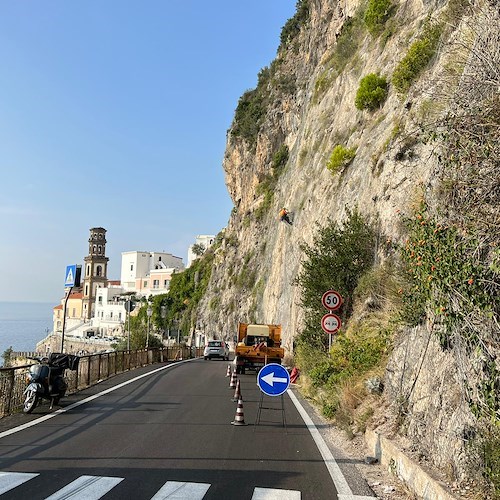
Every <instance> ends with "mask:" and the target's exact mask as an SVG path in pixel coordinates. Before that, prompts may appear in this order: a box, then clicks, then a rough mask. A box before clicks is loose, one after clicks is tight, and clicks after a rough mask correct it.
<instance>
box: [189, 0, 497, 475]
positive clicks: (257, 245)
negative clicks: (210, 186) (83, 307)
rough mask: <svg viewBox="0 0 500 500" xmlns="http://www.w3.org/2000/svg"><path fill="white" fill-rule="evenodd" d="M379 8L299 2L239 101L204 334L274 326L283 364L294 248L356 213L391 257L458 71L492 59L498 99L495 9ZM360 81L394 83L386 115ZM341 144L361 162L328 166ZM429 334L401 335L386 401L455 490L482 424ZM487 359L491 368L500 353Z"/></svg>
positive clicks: (427, 181) (433, 193)
mask: <svg viewBox="0 0 500 500" xmlns="http://www.w3.org/2000/svg"><path fill="white" fill-rule="evenodd" d="M380 4H383V2H379V3H378V5H379V6H380ZM370 5H371V6H372V7H373V5H375V6H377V2H375V3H374V2H371V3H370V2H369V3H368V7H370ZM384 8H385V10H384V12H382V13H381V14H380V15H379V18H375V23H372V24H371V25H369V24H367V17H366V11H367V4H365V3H362V2H359V1H356V0H342V1H338V2H337V1H332V0H309V1H299V2H298V3H297V14H296V16H295V17H294V19H293V20H291V21H290V22H289V23H287V25H286V26H285V27H284V30H283V33H282V36H281V43H280V45H279V48H278V51H277V57H276V59H275V61H274V62H273V63H272V64H271V65H270V67H269V68H263V70H262V71H261V73H260V74H259V83H258V86H257V88H256V89H254V90H252V91H249V92H247V93H246V94H245V95H243V96H242V97H241V99H240V102H239V103H238V107H237V109H236V114H235V120H234V122H233V124H232V126H231V128H230V130H229V131H228V134H227V147H226V152H225V156H224V164H223V167H224V170H225V174H226V184H227V188H228V190H229V193H230V195H231V198H232V200H233V202H234V209H233V211H232V213H231V216H230V219H229V221H228V224H227V228H226V229H225V231H224V233H223V235H222V236H221V239H220V241H221V244H220V246H219V247H218V248H217V250H216V251H215V258H214V265H213V270H212V275H211V279H210V283H209V286H208V292H207V293H206V295H205V296H204V298H203V300H202V302H201V304H200V307H199V308H198V321H199V322H200V323H202V324H203V325H204V328H205V329H206V330H207V331H211V332H217V334H218V335H223V336H224V337H225V338H227V339H232V338H233V337H234V334H235V332H236V325H237V324H238V322H240V321H244V322H264V323H281V324H282V325H283V331H284V345H285V347H286V348H287V350H288V352H289V353H292V351H293V340H294V338H295V337H296V335H297V334H298V333H299V332H300V330H301V328H302V326H303V320H304V312H303V310H302V308H301V307H300V290H299V287H297V286H296V285H294V279H295V278H296V277H297V275H298V273H299V271H300V266H301V261H302V259H303V251H302V247H303V245H304V244H307V245H310V244H311V243H312V242H313V239H314V235H315V233H316V231H317V228H318V227H320V226H323V225H324V224H326V223H327V221H328V220H336V221H342V220H343V219H344V218H345V216H346V211H347V210H348V209H353V208H357V209H358V210H359V211H360V212H361V213H362V214H363V215H364V216H366V217H367V218H368V219H369V220H371V222H372V223H373V225H374V227H376V231H377V248H376V259H375V264H376V265H378V264H381V263H383V262H384V260H386V259H387V258H389V257H391V256H393V255H395V253H396V246H397V245H398V244H404V239H405V238H406V234H405V231H404V229H403V228H402V224H401V215H400V214H401V213H406V214H409V213H412V211H413V210H414V207H415V205H416V204H418V200H420V199H421V198H422V196H424V195H425V196H426V198H427V199H428V200H429V203H430V204H431V205H432V200H434V199H437V198H438V197H439V196H441V194H442V193H441V190H442V182H441V181H442V176H441V177H440V174H441V173H442V171H443V167H442V161H441V160H442V157H441V156H440V155H441V154H442V151H443V147H442V141H443V139H442V138H441V139H440V138H437V139H436V136H437V135H438V132H439V130H440V129H439V127H438V125H436V124H438V123H443V121H444V120H445V119H446V118H447V117H449V116H450V113H456V110H457V109H458V108H459V107H460V106H462V107H463V106H464V102H463V101H464V99H463V95H464V94H463V93H461V88H462V87H463V86H467V85H468V86H469V87H470V86H471V79H470V78H469V80H468V79H467V78H468V76H467V75H469V77H470V76H471V74H472V75H478V74H479V73H480V70H479V69H478V68H479V66H481V67H482V68H483V69H484V65H481V64H480V62H481V61H479V62H478V60H479V59H480V58H481V57H482V56H481V54H483V56H484V55H486V58H490V59H492V60H490V61H489V62H487V63H486V66H488V65H490V66H491V68H490V70H488V69H485V70H484V71H486V73H488V71H491V74H490V73H488V75H486V76H485V75H484V74H483V75H482V76H481V78H480V80H481V81H484V80H486V79H489V80H491V82H490V83H488V84H485V85H484V89H483V90H484V92H482V93H481V95H480V96H479V97H478V96H476V97H477V99H478V102H479V101H481V99H483V98H485V96H486V98H488V99H490V98H491V99H498V82H499V81H500V80H499V79H498V62H499V59H498V53H497V52H498V44H497V42H498V26H499V25H498V19H499V17H498V5H497V4H496V3H495V2H477V3H476V4H474V5H472V4H471V3H469V2H468V1H465V0H463V1H460V0H453V1H452V0H450V1H446V0H436V1H430V0H407V1H399V2H393V3H391V2H387V3H386V4H385V7H384ZM377 23H378V25H377ZM429 26H430V27H431V28H429ZM435 26H439V36H438V37H435V41H436V43H435V45H434V47H433V50H432V54H430V56H429V58H428V62H427V63H426V64H425V65H424V66H425V67H423V69H421V70H419V71H418V74H415V75H413V76H414V78H413V80H411V82H409V83H408V84H407V85H406V87H405V85H403V84H401V83H400V84H399V88H396V85H395V84H392V82H393V80H391V78H394V77H393V75H394V72H395V70H396V69H398V68H399V69H400V68H401V61H402V60H403V58H404V57H405V55H407V54H408V51H409V47H411V46H412V44H414V43H415V42H416V41H419V40H420V41H422V44H425V43H426V41H428V39H426V38H425V36H424V35H423V33H425V32H426V30H427V31H428V32H430V31H429V29H434V28H433V27H435ZM429 43H430V42H429ZM478 44H479V45H478ZM481 44H482V45H481ZM479 47H481V48H479ZM495 58H496V59H495ZM416 73H417V72H416ZM368 74H376V75H378V76H380V77H383V78H386V79H387V82H389V85H388V88H387V95H386V96H385V97H384V99H383V100H382V101H381V102H380V104H379V105H377V106H372V107H368V108H366V107H365V108H362V109H359V106H358V107H357V106H356V105H355V101H356V96H357V92H358V89H359V87H360V81H361V80H362V78H363V77H365V76H366V75H368ZM394 81H395V78H394ZM461 86H462V87H461ZM467 95H469V94H467ZM460 96H462V97H460ZM495 96H496V97H495ZM465 100H466V101H467V99H465ZM481 102H482V101H481ZM495 102H498V100H497V101H495ZM497 131H498V128H497ZM429 137H431V138H433V139H435V140H430V139H429ZM457 140H458V139H457ZM436 141H437V142H436ZM439 141H441V142H439ZM336 146H341V147H342V148H344V151H350V152H351V156H352V155H354V157H353V158H349V161H343V162H341V163H340V165H337V166H336V168H330V169H328V168H327V165H328V163H329V161H330V159H331V155H332V151H333V150H334V148H335V147H336ZM485 177H489V178H490V179H493V183H492V184H491V185H490V187H489V189H490V190H492V192H491V193H489V195H491V196H490V199H489V202H487V203H486V204H485V206H486V207H487V208H488V207H489V208H488V209H486V208H485V210H486V212H487V216H486V218H493V219H492V220H493V221H495V220H496V222H495V223H498V222H499V220H498V205H497V202H498V188H497V190H496V191H495V184H496V185H498V182H496V181H498V162H493V164H492V165H491V169H490V171H489V173H488V174H487V175H485ZM495 179H496V181H495ZM438 181H439V182H438ZM476 194H477V193H476ZM484 194H485V193H483V196H484ZM283 206H285V207H287V209H288V210H290V211H292V212H293V226H288V225H286V224H284V223H281V222H279V221H278V212H279V210H280V208H281V207H283ZM483 218H484V217H483ZM495 218H496V219H495ZM494 228H495V225H494V224H492V225H489V226H488V227H485V228H484V231H483V233H482V234H483V235H488V234H489V235H490V236H491V235H492V234H493V233H495V234H496V236H493V237H492V239H491V241H493V240H495V238H496V240H495V241H497V242H498V225H497V226H496V229H494ZM488 237H489V236H488ZM457 265H459V263H457ZM358 313H359V314H362V311H358ZM430 323H431V321H430V320H429V321H428V322H427V323H426V324H423V325H421V326H420V327H419V329H417V330H401V331H399V333H398V336H397V339H396V341H395V349H394V351H393V354H392V357H391V358H390V360H389V365H388V366H389V368H390V370H389V372H387V373H386V385H387V391H386V398H387V401H386V402H387V405H388V406H390V405H391V404H394V403H395V402H396V401H397V400H398V398H400V397H401V395H402V394H403V393H404V394H405V395H408V398H407V399H406V401H405V417H406V426H405V432H406V435H407V436H408V438H409V440H410V445H409V446H413V447H414V448H415V449H418V450H420V453H421V455H422V456H425V457H426V458H427V459H428V460H429V461H430V462H432V463H434V464H435V465H438V466H439V467H441V468H442V469H443V470H446V471H447V472H449V475H450V477H452V478H453V479H457V478H460V477H462V476H463V474H464V472H463V471H464V467H465V466H464V461H465V459H464V442H465V440H466V437H467V435H468V432H469V431H470V429H471V428H472V427H473V425H474V422H475V417H474V416H473V415H472V413H471V411H470V407H469V401H467V398H466V395H464V392H463V391H461V390H457V387H456V384H457V383H460V379H461V377H463V376H464V373H463V372H460V370H457V365H456V358H454V355H453V353H451V352H450V351H446V350H443V348H442V344H440V342H439V339H438V337H436V336H435V335H431V334H430V332H431V331H432V327H431V326H430ZM495 328H497V327H495ZM495 331H497V330H495ZM493 337H494V335H493V333H492V337H491V338H493ZM497 340H498V339H497ZM492 349H493V350H492V351H491V352H496V354H493V359H494V360H496V363H497V366H498V357H495V356H497V355H498V350H495V349H498V343H497V344H495V345H494V347H493V348H492ZM429 353H432V356H430V355H429ZM464 370H465V368H464ZM462 381H463V379H462ZM411 443H413V444H411Z"/></svg>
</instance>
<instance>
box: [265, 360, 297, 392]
mask: <svg viewBox="0 0 500 500" xmlns="http://www.w3.org/2000/svg"><path fill="white" fill-rule="evenodd" d="M257 385H258V386H259V387H260V390H261V391H262V392H263V393H264V394H267V395H268V396H281V394H283V393H284V392H285V391H286V390H287V389H288V387H289V385H290V375H289V374H288V372H287V371H286V369H285V368H283V367H282V366H281V365H278V363H269V364H268V365H266V366H264V367H263V368H261V370H260V372H259V374H258V375H257Z"/></svg>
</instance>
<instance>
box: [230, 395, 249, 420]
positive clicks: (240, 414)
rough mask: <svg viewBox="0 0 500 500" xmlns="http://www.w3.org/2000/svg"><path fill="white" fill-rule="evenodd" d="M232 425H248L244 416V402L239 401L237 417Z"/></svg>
mask: <svg viewBox="0 0 500 500" xmlns="http://www.w3.org/2000/svg"><path fill="white" fill-rule="evenodd" d="M231 424H232V425H247V424H245V417H244V415H243V401H242V400H241V399H238V406H237V407H236V416H235V417H234V420H233V421H232V422H231Z"/></svg>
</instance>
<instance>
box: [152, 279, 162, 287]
mask: <svg viewBox="0 0 500 500" xmlns="http://www.w3.org/2000/svg"><path fill="white" fill-rule="evenodd" d="M153 288H160V280H153Z"/></svg>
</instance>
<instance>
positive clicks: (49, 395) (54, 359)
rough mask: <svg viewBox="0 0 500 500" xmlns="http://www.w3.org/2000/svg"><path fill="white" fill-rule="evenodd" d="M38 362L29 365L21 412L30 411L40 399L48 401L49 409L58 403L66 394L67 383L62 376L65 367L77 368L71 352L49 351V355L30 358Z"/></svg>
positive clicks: (76, 358) (76, 359)
mask: <svg viewBox="0 0 500 500" xmlns="http://www.w3.org/2000/svg"><path fill="white" fill-rule="evenodd" d="M30 359H33V360H35V361H38V363H39V364H37V365H32V366H30V371H29V374H28V387H26V389H25V391H24V394H25V395H26V398H25V400H24V406H23V412H24V413H31V412H32V411H33V410H34V409H35V408H36V406H37V405H38V404H39V403H40V401H41V399H48V400H49V401H50V409H52V407H53V406H54V405H57V404H59V400H60V399H61V398H62V397H63V396H64V395H65V394H66V389H67V388H68V384H67V382H66V380H65V378H64V371H65V370H66V368H69V369H71V370H77V369H78V362H79V358H78V356H73V355H71V354H61V353H51V354H50V355H49V357H48V358H47V357H40V356H39V357H35V358H30Z"/></svg>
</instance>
